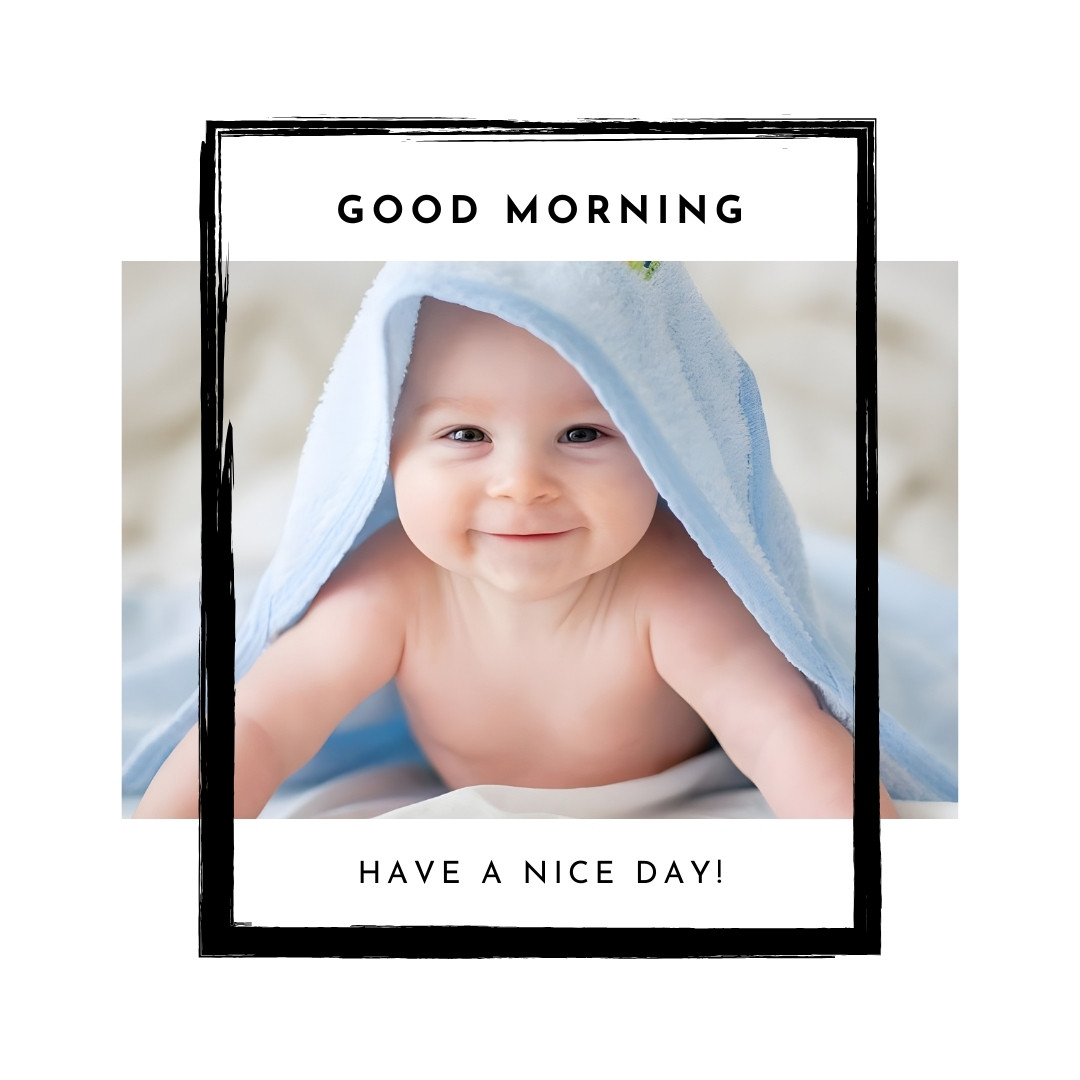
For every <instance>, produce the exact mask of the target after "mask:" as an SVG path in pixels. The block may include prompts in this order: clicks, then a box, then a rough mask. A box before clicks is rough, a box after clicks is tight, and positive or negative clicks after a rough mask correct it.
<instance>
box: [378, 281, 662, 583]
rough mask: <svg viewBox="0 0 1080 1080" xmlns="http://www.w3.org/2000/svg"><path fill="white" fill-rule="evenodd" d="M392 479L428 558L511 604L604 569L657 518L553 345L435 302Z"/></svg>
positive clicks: (633, 463)
mask: <svg viewBox="0 0 1080 1080" xmlns="http://www.w3.org/2000/svg"><path fill="white" fill-rule="evenodd" d="M390 471H391V474H392V476H393V479H394V488H395V491H396V494H397V504H398V513H399V515H400V518H401V524H402V527H403V528H404V530H405V532H406V534H407V535H408V537H409V539H410V540H411V541H412V542H413V544H415V546H416V547H417V548H418V549H419V550H420V551H421V552H422V553H423V554H424V555H426V556H427V557H428V558H429V559H431V560H432V562H434V563H436V564H437V565H439V566H441V567H443V568H444V569H446V570H449V571H451V572H453V573H456V574H460V575H463V576H465V577H468V578H471V579H474V580H476V581H478V582H479V581H482V582H485V583H487V584H489V585H491V586H494V587H495V588H497V589H498V590H500V591H501V592H504V593H507V594H509V595H511V596H514V597H517V598H520V599H541V598H544V597H549V596H554V595H557V594H558V593H560V592H562V591H563V590H564V589H566V588H568V587H569V586H571V585H573V584H574V583H575V582H578V581H581V580H582V579H583V578H585V577H587V576H588V575H590V574H594V573H596V572H597V571H600V570H603V569H605V568H606V567H609V566H611V565H612V564H613V563H615V562H617V561H618V560H619V559H621V558H622V557H623V556H624V555H626V554H627V553H628V552H630V551H631V550H632V549H633V548H634V547H635V545H636V544H637V543H638V541H639V540H640V539H641V538H642V536H643V535H644V534H645V530H646V529H647V528H648V527H649V523H650V522H651V521H652V518H653V514H654V512H655V509H656V489H655V488H654V487H653V485H652V482H651V481H650V480H649V478H648V477H647V476H646V475H645V471H644V470H643V469H642V467H641V465H640V464H639V463H638V460H637V458H636V457H635V455H634V453H633V451H632V450H631V449H630V447H629V446H628V445H627V442H626V440H625V439H624V438H623V436H622V435H621V433H620V432H619V430H618V429H617V428H616V427H615V425H614V424H613V423H612V422H611V417H610V416H608V414H607V412H606V411H605V410H604V409H603V408H602V406H601V405H600V403H599V402H598V401H597V400H596V397H595V395H594V394H593V392H592V391H591V390H590V389H589V386H588V384H587V383H586V382H585V381H584V379H582V378H581V376H580V375H578V374H577V372H576V371H575V370H574V369H573V368H572V367H571V366H570V365H569V364H568V363H567V362H566V361H565V360H563V359H562V357H561V356H559V354H558V353H556V352H555V350H554V349H552V348H551V347H550V346H548V345H545V344H544V343H543V342H542V341H540V340H538V339H537V338H535V337H533V336H532V335H531V334H529V333H528V332H527V331H525V330H522V329H520V328H519V327H516V326H512V325H511V324H510V323H506V322H503V321H502V320H501V319H498V318H496V317H495V316H493V315H486V314H482V313H480V312H476V311H472V310H470V309H468V308H463V307H459V306H457V305H455V304H447V303H443V302H440V301H436V300H425V301H424V302H423V305H422V308H421V316H420V320H419V323H418V325H417V332H416V338H415V341H414V344H413V353H412V360H411V361H410V365H409V372H408V376H407V378H406V380H405V386H404V389H403V393H402V398H401V401H400V403H399V405H398V408H397V413H396V415H395V420H394V434H393V440H392V443H391V451H390Z"/></svg>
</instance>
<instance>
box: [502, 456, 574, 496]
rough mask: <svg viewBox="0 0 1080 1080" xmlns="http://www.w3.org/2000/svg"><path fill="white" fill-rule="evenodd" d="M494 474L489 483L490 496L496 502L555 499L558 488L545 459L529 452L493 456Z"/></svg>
mask: <svg viewBox="0 0 1080 1080" xmlns="http://www.w3.org/2000/svg"><path fill="white" fill-rule="evenodd" d="M492 457H493V458H494V459H495V460H493V461H492V462H491V464H492V471H491V475H490V477H489V479H488V495H490V496H491V497H492V498H493V499H513V500H514V501H515V502H520V503H531V502H537V501H538V500H542V499H553V498H554V497H555V496H556V495H557V494H558V485H557V483H556V481H555V477H554V476H553V475H552V473H551V470H550V469H548V468H547V467H546V464H545V462H544V460H543V456H542V455H540V454H537V453H534V452H529V451H510V450H504V451H503V453H501V454H498V455H492Z"/></svg>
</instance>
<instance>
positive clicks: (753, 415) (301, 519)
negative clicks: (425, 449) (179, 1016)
mask: <svg viewBox="0 0 1080 1080" xmlns="http://www.w3.org/2000/svg"><path fill="white" fill-rule="evenodd" d="M425 296H432V297H436V298H438V299H440V300H446V301H449V302H451V303H457V304H462V305H465V306H467V307H470V308H474V309H477V310H480V311H486V312H490V313H492V314H494V315H497V316H499V317H500V318H502V319H505V320H506V321H508V322H511V323H514V324H516V325H518V326H521V327H523V328H525V329H526V330H528V331H529V332H530V333H532V334H533V335H535V336H536V337H538V338H540V339H541V340H542V341H545V342H547V343H548V344H549V345H551V346H552V347H553V348H554V349H555V350H556V351H557V352H559V353H560V354H561V355H562V356H563V357H565V358H566V359H567V360H568V361H569V362H570V363H571V364H572V365H573V366H574V367H575V368H576V369H577V370H578V371H579V372H580V373H581V375H582V376H583V377H584V378H585V379H586V380H587V381H588V382H589V384H590V385H591V386H592V388H593V391H594V392H595V393H596V396H597V398H598V399H599V400H600V402H601V404H602V405H603V406H604V407H605V408H606V409H607V411H608V412H609V413H610V415H611V417H612V419H613V420H614V422H615V423H616V424H617V425H618V427H619V428H620V430H621V431H622V432H623V433H624V434H625V435H626V437H627V439H628V441H629V443H630V445H631V446H632V447H633V449H634V451H635V452H636V454H637V455H638V458H639V459H640V460H641V463H642V465H643V466H644V468H645V470H646V472H647V473H648V474H649V476H650V478H651V479H652V481H653V483H654V484H655V486H656V488H657V490H658V491H659V492H660V494H661V496H662V497H663V498H664V499H665V501H666V502H667V504H668V506H669V507H670V508H671V510H672V511H673V512H674V513H675V514H676V515H677V516H678V517H679V519H680V520H681V521H682V523H683V525H684V526H685V527H686V529H687V531H688V532H689V534H690V535H691V536H692V537H693V538H694V540H695V541H696V542H697V543H698V545H699V546H700V547H701V549H702V551H703V552H704V553H705V554H706V555H707V556H708V557H709V559H710V560H711V561H712V562H713V564H714V566H716V568H717V570H718V571H719V572H720V573H721V574H723V576H724V578H725V579H726V580H727V582H728V583H729V585H730V586H731V588H732V589H733V590H734V591H735V593H736V594H737V595H738V596H739V597H740V599H741V600H742V601H743V603H744V604H745V605H746V607H747V608H748V609H749V610H750V611H751V612H752V613H753V615H754V616H755V618H756V619H757V620H758V622H759V623H760V624H761V626H762V627H763V629H764V630H765V631H766V632H767V633H768V634H769V636H770V637H771V639H772V640H773V641H774V642H775V644H776V645H777V646H778V647H779V648H780V650H781V651H782V652H783V653H784V655H785V656H787V658H788V659H789V660H790V661H791V663H792V664H794V665H795V666H796V667H797V668H799V670H801V671H802V672H803V673H804V674H805V675H806V676H807V677H808V678H809V679H810V681H811V682H812V683H813V684H814V686H815V687H816V688H817V690H818V694H819V697H820V699H821V701H822V703H823V705H824V707H826V708H827V709H828V710H829V711H830V712H832V713H833V715H834V716H836V717H837V719H838V720H840V721H841V722H842V723H843V724H845V726H847V727H848V728H849V729H853V727H854V715H853V714H854V697H853V674H852V671H851V669H850V665H849V663H848V662H846V661H845V660H844V659H842V658H841V656H840V654H839V653H838V652H837V651H836V650H835V649H834V647H833V645H832V644H831V643H830V640H829V638H828V637H827V636H826V632H825V630H824V628H823V625H824V624H823V623H822V621H821V619H820V617H819V614H818V612H817V609H816V607H815V602H814V599H813V590H812V588H811V583H810V577H809V574H808V571H807V565H806V559H805V555H804V551H803V544H802V539H801V537H800V533H799V529H798V526H797V525H796V522H795V519H794V516H793V514H792V512H791V509H790V507H789V505H788V502H787V499H786V498H785V496H784V494H783V492H782V490H781V488H780V485H779V483H778V482H777V479H776V476H775V475H774V473H773V469H772V464H771V461H770V457H769V443H768V436H767V433H766V429H765V419H764V416H763V414H762V410H761V402H760V398H759V395H758V390H757V384H756V382H755V381H754V377H753V375H752V374H751V373H750V371H749V369H748V368H747V366H746V365H745V363H744V362H743V361H742V359H741V358H740V357H739V355H738V354H737V353H736V352H735V350H734V349H733V348H732V346H731V344H730V343H729V341H728V339H727V337H726V335H725V334H724V332H723V330H722V329H721V328H720V326H719V325H718V324H717V322H716V320H715V318H714V317H713V315H712V313H711V311H710V310H709V308H708V306H707V305H706V304H705V302H704V301H703V300H702V298H701V296H700V295H699V294H698V292H697V290H696V288H695V287H694V285H693V283H692V281H691V280H690V277H689V275H688V274H687V273H686V271H685V270H684V269H683V268H682V267H681V266H680V265H679V264H677V263H662V264H660V263H584V262H580V263H544V262H534V263H494V262H491V263H390V264H387V266H386V267H385V268H384V269H383V270H382V272H381V273H380V274H379V276H378V278H377V279H376V281H375V283H374V284H373V285H372V287H371V289H370V291H369V292H368V294H367V296H366V297H365V299H364V303H363V306H362V308H361V311H360V314H359V315H358V316H357V319H356V322H355V323H354V325H353V328H352V330H351V331H350V333H349V336H348V338H347V339H346V341H345V344H344V346H343V347H342V350H341V352H340V354H339V356H338V358H337V361H336V362H335V365H334V368H333V370H332V372H331V374H330V377H329V379H328V380H327V383H326V388H325V390H324V393H323V397H322V400H321V401H320V403H319V406H318V408H317V409H316V412H315V416H314V419H313V420H312V424H311V428H310V430H309V433H308V438H307V443H306V445H305V447H304V452H303V455H302V457H301V461H300V469H299V474H298V478H297V486H296V491H295V493H294V496H293V501H292V504H291V507H290V510H289V515H288V518H287V520H286V524H285V529H284V533H283V537H282V541H281V544H280V546H279V548H278V550H277V553H276V554H275V556H274V558H273V560H272V562H271V564H270V566H269V568H268V569H267V571H266V573H265V575H264V576H263V579H262V581H261V582H260V584H259V586H258V588H257V590H256V592H255V596H254V598H253V600H252V603H251V606H250V609H249V612H248V615H247V618H246V619H245V621H244V623H243V625H242V627H241V629H240V631H239V633H238V635H237V648H236V672H237V677H240V676H241V675H243V673H244V672H246V671H247V670H248V668H250V667H251V665H252V664H253V663H254V661H255V659H256V658H257V657H258V655H259V654H260V652H261V651H262V650H263V649H264V648H265V646H266V645H267V643H268V642H269V641H272V640H273V639H274V637H276V636H277V635H278V634H280V633H281V632H282V631H283V630H286V629H287V628H288V627H290V626H291V625H292V624H293V623H295V622H296V621H297V620H298V619H299V618H300V617H301V616H302V615H303V613H304V612H305V611H306V609H307V607H308V605H309V604H310V603H311V601H312V599H313V598H314V596H315V594H316V592H317V591H318V589H319V588H320V587H321V586H322V584H323V583H324V582H325V581H326V580H327V578H328V577H329V576H330V574H331V572H332V571H333V570H334V568H335V567H336V566H337V565H338V563H339V562H340V561H341V560H342V558H343V557H344V556H345V555H346V554H347V553H348V552H349V551H350V550H352V549H353V548H355V547H356V546H357V545H358V544H360V543H362V542H363V540H364V539H366V537H368V536H369V535H370V534H371V533H372V532H374V531H375V530H376V529H378V528H380V527H381V526H382V525H384V524H385V523H386V522H388V521H390V520H392V518H393V517H394V516H395V513H396V511H395V507H394V498H393V489H392V485H391V483H390V481H389V477H388V463H389V446H390V433H391V427H392V421H393V415H394V409H395V407H396V403H397V399H398V394H399V392H400V388H401V384H402V380H403V379H404V375H405V370H406V367H407V364H408V360H409V355H410V352H411V346H412V336H413V331H414V329H415V325H416V318H417V313H418V310H419V305H420V301H421V299H422V298H423V297H425ZM236 438H237V439H238V440H242V439H243V432H242V431H237V432H236ZM834 639H835V637H834ZM912 677H913V678H915V679H917V678H918V674H917V671H915V672H912ZM195 717H196V705H195V699H194V697H193V698H192V699H191V700H190V701H189V702H188V703H187V705H186V706H185V707H184V708H183V709H181V710H180V712H179V713H178V714H177V715H176V716H175V717H174V718H173V719H172V720H171V721H170V722H169V723H167V724H165V725H163V726H162V727H160V728H158V729H157V730H155V731H152V732H151V733H150V734H149V735H147V736H146V737H145V738H144V739H143V740H142V741H141V743H140V744H139V745H138V746H137V747H136V748H135V750H134V751H133V753H132V754H131V756H130V757H129V759H128V761H127V763H126V765H125V770H124V783H125V790H127V791H140V790H142V789H143V788H145V786H146V785H147V784H148V783H149V781H150V779H151V777H152V776H153V774H154V773H155V772H156V771H157V769H158V768H159V767H160V765H161V763H162V761H164V759H165V757H167V755H168V753H169V752H170V751H171V749H172V747H173V746H174V745H175V744H176V743H177V742H178V741H179V739H180V738H181V737H182V735H183V734H184V733H185V732H186V731H187V729H188V728H189V727H190V726H191V724H192V723H193V722H194V720H195ZM913 719H914V721H915V722H914V723H910V722H909V723H908V724H907V726H906V727H905V726H901V725H900V724H899V723H897V722H896V721H894V720H893V719H892V718H891V717H890V716H889V715H887V714H886V713H882V715H881V726H880V737H881V748H882V755H881V775H882V779H883V780H884V782H885V784H886V787H887V788H888V790H889V791H890V793H891V794H892V795H893V796H894V797H896V798H901V799H934V800H947V801H951V800H955V798H956V778H955V773H954V770H953V768H952V767H950V766H949V765H946V764H944V763H943V762H942V761H941V760H940V757H939V756H937V755H935V754H934V753H932V752H931V751H930V750H929V749H927V744H928V743H930V742H932V740H928V739H927V738H926V735H927V732H928V731H930V732H931V733H932V731H933V729H935V728H937V727H940V725H941V724H942V723H944V724H948V723H949V720H948V710H946V711H945V713H943V714H942V715H940V716H939V715H938V714H936V713H935V715H934V716H933V717H931V718H927V717H926V716H921V717H914V718H913ZM952 725H953V727H954V728H955V713H953V719H952ZM920 728H921V730H920ZM916 731H918V732H919V735H920V736H921V739H920V738H917V737H916V735H915V734H914V732H916ZM418 755H419V751H418V749H417V748H416V746H415V744H414V743H413V742H412V740H411V738H410V737H409V735H408V729H407V727H406V725H405V722H404V717H403V714H402V712H401V708H400V703H399V702H398V701H397V700H396V696H394V695H393V694H384V695H383V696H382V697H380V698H379V699H378V700H376V701H369V702H367V703H365V704H364V705H363V706H361V708H360V709H359V710H357V712H356V713H354V715H353V716H351V717H349V718H347V719H346V720H345V721H344V722H343V724H342V726H341V727H340V728H339V729H338V730H337V731H336V732H335V733H334V734H333V735H332V736H331V738H330V740H329V741H328V742H327V744H326V746H325V747H324V748H323V750H322V751H320V753H319V754H318V755H317V756H316V758H315V759H314V760H313V761H312V762H311V763H310V764H309V765H308V766H306V767H305V768H304V769H303V770H301V772H300V773H299V774H297V778H296V779H297V780H305V781H309V782H310V781H315V780H318V779H323V778H325V777H328V776H332V775H336V774H337V773H340V772H343V771H345V770H347V769H351V768H355V767H356V766H357V765H358V764H360V763H363V762H370V763H372V764H376V763H379V762H384V761H387V760H397V759H400V758H407V757H416V756H418Z"/></svg>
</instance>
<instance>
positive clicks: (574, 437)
mask: <svg viewBox="0 0 1080 1080" xmlns="http://www.w3.org/2000/svg"><path fill="white" fill-rule="evenodd" d="M599 438H602V433H601V432H599V431H597V430H596V428H594V427H572V428H569V429H568V430H567V431H566V432H564V433H563V435H562V438H560V439H559V442H568V443H589V442H596V440H597V439H599Z"/></svg>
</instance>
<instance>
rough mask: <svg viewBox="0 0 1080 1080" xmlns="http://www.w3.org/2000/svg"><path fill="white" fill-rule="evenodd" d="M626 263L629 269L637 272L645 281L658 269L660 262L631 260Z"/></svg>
mask: <svg viewBox="0 0 1080 1080" xmlns="http://www.w3.org/2000/svg"><path fill="white" fill-rule="evenodd" d="M626 265H627V266H629V267H630V269H631V270H634V271H636V272H637V273H639V274H640V275H641V276H642V277H643V278H644V279H645V280H646V281H648V280H649V278H651V277H652V276H653V274H655V273H656V271H657V270H659V269H660V264H659V263H658V262H632V263H627V264H626Z"/></svg>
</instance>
